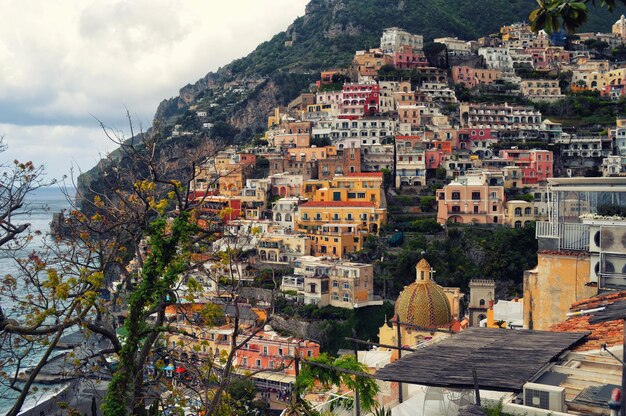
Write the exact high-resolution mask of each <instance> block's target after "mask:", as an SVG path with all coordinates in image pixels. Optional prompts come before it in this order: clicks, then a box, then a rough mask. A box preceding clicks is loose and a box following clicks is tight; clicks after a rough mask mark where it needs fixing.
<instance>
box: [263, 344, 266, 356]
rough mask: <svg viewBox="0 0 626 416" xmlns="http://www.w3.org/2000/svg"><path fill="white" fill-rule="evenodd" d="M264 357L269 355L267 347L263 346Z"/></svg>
mask: <svg viewBox="0 0 626 416" xmlns="http://www.w3.org/2000/svg"><path fill="white" fill-rule="evenodd" d="M263 355H267V345H264V346H263Z"/></svg>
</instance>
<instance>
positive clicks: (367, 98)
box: [339, 83, 380, 120]
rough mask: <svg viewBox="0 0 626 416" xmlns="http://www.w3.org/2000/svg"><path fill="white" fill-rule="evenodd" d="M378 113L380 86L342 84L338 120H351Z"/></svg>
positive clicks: (373, 84)
mask: <svg viewBox="0 0 626 416" xmlns="http://www.w3.org/2000/svg"><path fill="white" fill-rule="evenodd" d="M379 112H380V86H379V85H378V84H375V83H372V84H356V83H347V84H344V86H343V92H342V104H341V114H340V116H339V118H347V119H351V120H353V119H357V118H360V117H363V116H370V115H373V114H378V113H379Z"/></svg>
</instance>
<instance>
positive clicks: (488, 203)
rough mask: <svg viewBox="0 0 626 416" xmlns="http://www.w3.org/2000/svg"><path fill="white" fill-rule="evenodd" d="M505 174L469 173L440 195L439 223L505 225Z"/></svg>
mask: <svg viewBox="0 0 626 416" xmlns="http://www.w3.org/2000/svg"><path fill="white" fill-rule="evenodd" d="M504 202H505V194H504V178H503V176H502V173H496V172H487V171H486V172H480V173H467V174H466V175H465V176H462V177H458V178H456V179H455V180H454V181H452V182H450V183H449V184H448V185H446V186H444V187H443V189H440V190H439V191H437V203H438V206H437V222H438V223H439V224H445V223H447V222H448V221H450V222H455V223H462V224H504V219H505V214H504V205H505V204H504Z"/></svg>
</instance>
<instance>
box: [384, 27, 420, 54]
mask: <svg viewBox="0 0 626 416" xmlns="http://www.w3.org/2000/svg"><path fill="white" fill-rule="evenodd" d="M403 45H408V46H411V47H412V48H413V49H418V50H421V49H422V47H423V46H424V37H423V36H422V35H414V34H412V33H409V32H407V31H406V30H403V29H400V28H397V27H390V28H387V29H385V30H383V35H382V36H381V38H380V49H382V51H383V52H385V53H393V52H396V51H398V50H399V49H400V47H401V46H403Z"/></svg>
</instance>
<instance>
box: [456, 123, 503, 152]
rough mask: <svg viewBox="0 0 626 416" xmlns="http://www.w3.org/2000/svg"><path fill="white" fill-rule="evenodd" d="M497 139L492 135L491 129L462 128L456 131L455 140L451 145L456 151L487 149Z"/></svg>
mask: <svg viewBox="0 0 626 416" xmlns="http://www.w3.org/2000/svg"><path fill="white" fill-rule="evenodd" d="M497 142H498V139H497V138H496V137H495V135H493V134H492V131H491V129H483V128H464V129H459V130H457V134H456V140H455V142H454V144H453V146H454V148H456V149H457V150H478V149H488V148H489V147H490V146H491V145H492V144H494V143H497Z"/></svg>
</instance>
